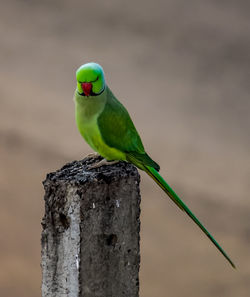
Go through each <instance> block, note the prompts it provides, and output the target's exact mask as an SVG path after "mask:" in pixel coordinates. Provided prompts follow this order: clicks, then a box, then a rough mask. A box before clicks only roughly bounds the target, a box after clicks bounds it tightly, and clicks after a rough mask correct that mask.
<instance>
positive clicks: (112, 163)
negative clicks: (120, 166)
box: [88, 159, 119, 169]
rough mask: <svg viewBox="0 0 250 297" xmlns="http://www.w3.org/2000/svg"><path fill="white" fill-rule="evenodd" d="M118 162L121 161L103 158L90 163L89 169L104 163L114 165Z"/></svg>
mask: <svg viewBox="0 0 250 297" xmlns="http://www.w3.org/2000/svg"><path fill="white" fill-rule="evenodd" d="M118 162H119V161H107V160H106V159H102V160H101V161H100V162H98V163H96V164H93V165H90V166H89V167H88V169H94V168H99V167H101V166H104V165H114V164H116V163H118Z"/></svg>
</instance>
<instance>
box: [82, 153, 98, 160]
mask: <svg viewBox="0 0 250 297" xmlns="http://www.w3.org/2000/svg"><path fill="white" fill-rule="evenodd" d="M98 157H100V155H99V154H98V153H96V152H94V153H90V154H88V155H87V156H86V157H85V158H88V159H97V158H98Z"/></svg>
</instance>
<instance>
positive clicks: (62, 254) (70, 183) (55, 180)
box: [41, 159, 140, 297]
mask: <svg viewBox="0 0 250 297" xmlns="http://www.w3.org/2000/svg"><path fill="white" fill-rule="evenodd" d="M93 162H95V161H94V160H93V159H84V160H82V161H74V162H72V163H69V164H67V165H65V166H64V167H63V168H62V169H60V170H58V171H56V172H54V173H50V174H48V175H47V178H46V180H45V181H44V188H45V197H44V199H45V215H44V218H43V220H42V226H43V231H42V264H41V266H42V273H43V280H42V296H43V297H66V296H67V297H99V296H100V297H138V296H139V276H138V274H139V265H140V249H139V240H140V237H139V232H140V217H139V216H140V191H139V182H140V177H139V174H138V171H137V169H136V168H135V167H134V166H132V165H131V164H128V163H125V162H120V163H118V164H116V165H110V166H103V167H100V168H97V169H91V170H88V169H87V168H88V166H89V165H90V163H93Z"/></svg>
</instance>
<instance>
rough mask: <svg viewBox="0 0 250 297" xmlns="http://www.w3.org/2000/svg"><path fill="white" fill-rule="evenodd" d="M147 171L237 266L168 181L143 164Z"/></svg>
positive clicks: (229, 260)
mask: <svg viewBox="0 0 250 297" xmlns="http://www.w3.org/2000/svg"><path fill="white" fill-rule="evenodd" d="M143 167H144V170H145V172H146V173H147V174H148V175H149V176H150V177H152V178H153V180H154V181H155V182H156V183H157V184H158V185H159V186H160V187H161V188H162V189H163V191H165V192H166V193H167V194H168V196H169V197H170V199H172V201H173V202H174V203H175V204H177V205H178V206H179V208H180V209H181V210H183V211H185V212H186V214H187V215H188V216H189V217H190V218H191V219H192V220H193V221H194V222H195V223H196V224H197V225H198V226H199V227H200V229H201V230H202V231H203V232H204V233H205V234H206V235H207V237H208V238H209V239H210V240H211V241H212V243H213V244H214V245H215V246H216V247H217V249H218V250H219V251H220V252H221V253H222V254H223V256H224V257H225V258H226V259H227V260H228V262H229V263H230V264H231V265H232V267H233V268H236V267H235V265H234V263H233V262H232V260H231V259H230V258H229V256H228V255H227V254H226V252H225V251H224V250H223V249H222V247H221V246H220V245H219V244H218V242H217V241H216V240H215V239H214V238H213V237H212V235H211V234H210V233H209V232H208V231H207V229H206V228H205V227H204V226H203V225H202V224H201V222H200V221H199V220H198V219H197V218H196V216H195V215H194V214H193V213H192V212H191V210H190V209H189V208H188V207H187V206H186V204H185V203H184V202H183V201H182V200H181V199H180V198H179V197H178V196H177V194H176V193H175V192H174V190H173V189H171V187H170V186H169V185H168V184H167V182H166V181H165V180H164V179H163V178H162V177H161V175H160V174H159V173H158V172H157V171H156V170H155V169H154V168H152V167H150V166H143Z"/></svg>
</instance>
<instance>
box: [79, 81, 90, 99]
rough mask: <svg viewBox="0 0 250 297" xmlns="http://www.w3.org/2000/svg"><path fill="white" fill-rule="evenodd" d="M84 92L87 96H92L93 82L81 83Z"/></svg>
mask: <svg viewBox="0 0 250 297" xmlns="http://www.w3.org/2000/svg"><path fill="white" fill-rule="evenodd" d="M81 86H82V89H83V92H84V95H85V96H90V94H91V91H92V83H81Z"/></svg>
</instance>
